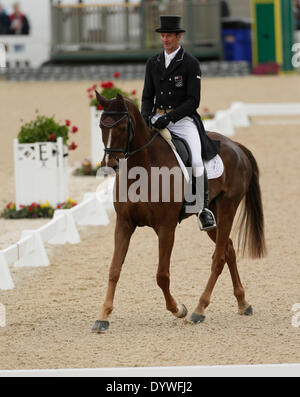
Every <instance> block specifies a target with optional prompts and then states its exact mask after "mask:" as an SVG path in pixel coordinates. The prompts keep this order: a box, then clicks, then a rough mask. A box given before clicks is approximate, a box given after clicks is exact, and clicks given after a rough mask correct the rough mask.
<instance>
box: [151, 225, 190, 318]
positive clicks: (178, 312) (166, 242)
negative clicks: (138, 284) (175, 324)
mask: <svg viewBox="0 0 300 397" xmlns="http://www.w3.org/2000/svg"><path fill="white" fill-rule="evenodd" d="M157 235H158V239H159V263H158V269H157V274H156V280H157V284H158V286H159V287H160V288H161V289H162V291H163V294H164V297H165V300H166V308H167V310H169V311H170V312H171V313H172V314H174V316H176V317H178V318H182V317H185V316H186V315H187V309H186V307H185V306H184V305H183V304H180V305H177V303H176V301H175V299H174V298H173V296H172V295H171V292H170V258H171V253H172V249H173V245H174V236H175V227H174V228H169V227H160V228H159V230H158V231H157Z"/></svg>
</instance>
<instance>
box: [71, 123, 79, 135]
mask: <svg viewBox="0 0 300 397" xmlns="http://www.w3.org/2000/svg"><path fill="white" fill-rule="evenodd" d="M77 131H78V128H77V127H76V125H74V126H73V127H72V132H73V133H74V134H75V133H76V132H77Z"/></svg>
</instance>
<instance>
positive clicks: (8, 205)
mask: <svg viewBox="0 0 300 397" xmlns="http://www.w3.org/2000/svg"><path fill="white" fill-rule="evenodd" d="M10 205H11V201H10V202H9V203H8V204H7V206H6V209H9V207H10Z"/></svg>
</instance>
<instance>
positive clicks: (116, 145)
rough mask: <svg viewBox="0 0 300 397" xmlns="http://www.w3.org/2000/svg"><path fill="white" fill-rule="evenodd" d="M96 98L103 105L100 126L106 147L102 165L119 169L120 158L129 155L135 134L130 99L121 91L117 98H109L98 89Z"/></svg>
mask: <svg viewBox="0 0 300 397" xmlns="http://www.w3.org/2000/svg"><path fill="white" fill-rule="evenodd" d="M96 98H97V101H98V103H99V104H100V105H102V107H103V113H102V116H101V119H100V128H101V130H102V140H103V143H104V146H105V149H104V157H103V159H102V162H101V166H102V167H111V168H113V169H117V168H118V165H119V164H118V163H119V159H121V158H126V157H127V154H128V152H129V147H130V143H131V141H132V139H133V136H134V125H133V122H134V120H133V119H132V115H131V113H130V111H129V107H128V105H129V101H127V100H126V99H125V98H124V97H123V96H122V95H120V94H119V93H118V94H117V96H116V98H113V99H111V100H109V99H106V98H104V97H103V96H102V95H100V94H99V93H98V92H97V91H96Z"/></svg>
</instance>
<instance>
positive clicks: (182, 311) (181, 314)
mask: <svg viewBox="0 0 300 397" xmlns="http://www.w3.org/2000/svg"><path fill="white" fill-rule="evenodd" d="M187 313H188V310H187V308H186V306H185V305H184V304H182V303H181V304H180V305H178V311H177V312H176V313H173V314H174V316H175V317H177V318H183V317H185V316H186V315H187Z"/></svg>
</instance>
